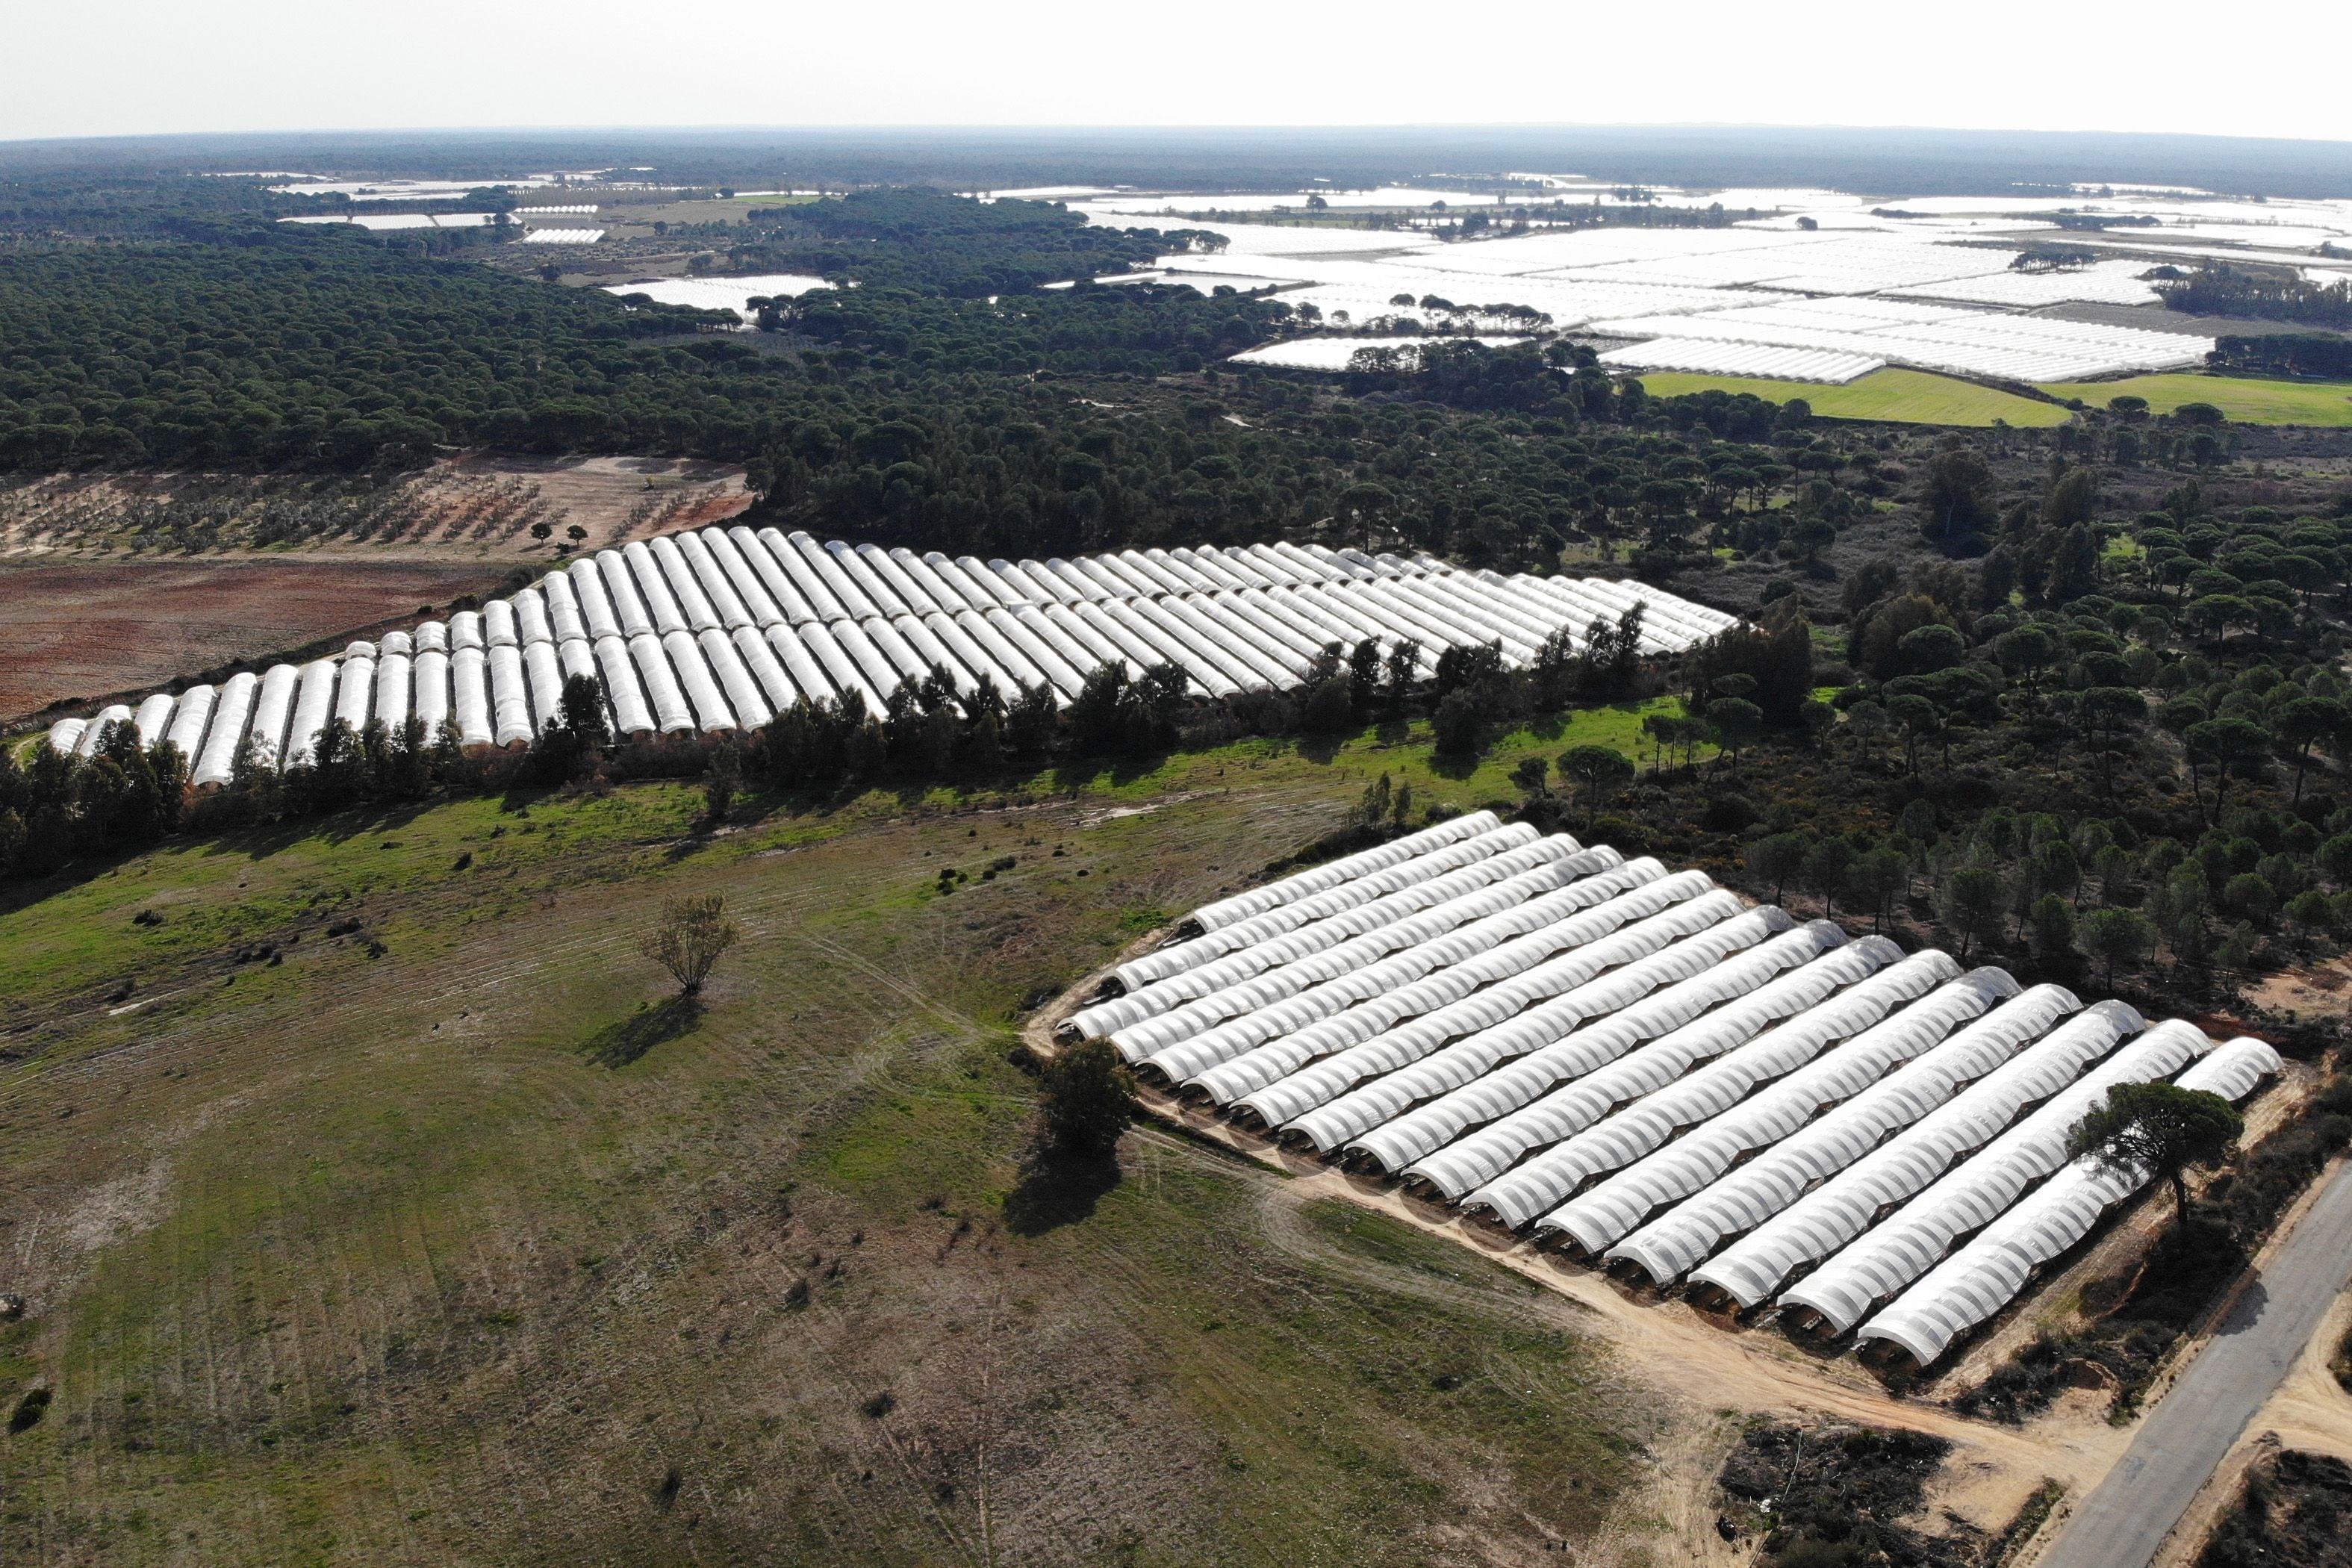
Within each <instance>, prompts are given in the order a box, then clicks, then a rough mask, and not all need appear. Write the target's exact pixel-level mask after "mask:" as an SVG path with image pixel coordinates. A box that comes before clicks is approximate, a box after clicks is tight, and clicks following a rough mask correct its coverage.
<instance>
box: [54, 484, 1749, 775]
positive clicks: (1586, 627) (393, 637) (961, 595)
mask: <svg viewBox="0 0 2352 1568" xmlns="http://www.w3.org/2000/svg"><path fill="white" fill-rule="evenodd" d="M1636 605H1638V606H1640V608H1641V610H1642V627H1643V636H1642V641H1641V648H1642V651H1643V653H1645V654H1650V655H1655V654H1664V653H1675V652H1680V651H1682V650H1683V649H1685V648H1688V647H1692V646H1694V645H1696V644H1697V643H1699V642H1702V641H1704V640H1706V638H1708V637H1713V636H1715V635H1717V633H1719V632H1722V631H1724V630H1726V629H1727V628H1728V627H1730V626H1734V625H1736V624H1737V621H1736V620H1735V618H1734V617H1733V616H1727V615H1725V614H1724V613H1722V612H1721V611H1718V610H1713V609H1709V608H1707V607H1706V606H1705V605H1696V604H1693V603H1691V602H1690V601H1688V600H1685V599H1680V598H1676V597H1675V595H1671V594H1665V593H1661V592H1660V591H1658V590H1656V589H1654V588H1651V587H1648V586H1646V585H1644V584H1628V583H1616V582H1606V581H1601V580H1598V579H1573V578H1564V577H1538V576H1531V575H1525V574H1521V575H1505V574H1500V573H1496V572H1487V571H1473V570H1466V569H1464V568H1460V567H1456V566H1454V565H1452V564H1450V563H1446V562H1444V561H1440V560H1438V559H1436V558H1435V557H1433V556H1428V555H1415V556H1412V557H1410V558H1406V557H1402V556H1396V555H1368V554H1365V553H1363V552H1360V551H1355V550H1331V549H1328V548H1326V547H1324V546H1322V545H1298V544H1292V543H1288V542H1280V543H1274V544H1253V545H1247V546H1243V547H1239V548H1234V549H1225V548H1221V547H1218V546H1214V545H1202V546H1198V547H1193V548H1179V549H1174V550H1160V549H1150V550H1123V551H1118V552H1114V553H1109V554H1104V555H1094V556H1078V557H1076V558H1075V559H1072V560H1061V559H1058V558H1057V559H1054V560H1048V561H1018V562H1015V561H1004V560H993V561H981V560H978V559H976V558H974V557H972V556H969V555H966V556H961V557H956V558H952V559H951V558H950V557H949V556H947V555H945V554H942V553H940V552H929V553H925V554H917V553H915V552H912V551H908V550H903V549H885V548H883V547H881V546H878V545H874V544H852V543H848V542H844V541H840V540H833V541H825V542H820V541H818V540H816V539H814V538H812V537H811V536H809V535H808V534H806V533H793V534H785V533H782V532H779V531H776V530H775V529H772V528H763V529H759V530H756V531H754V530H752V529H750V528H745V527H741V526H735V527H714V528H707V529H702V530H699V531H693V532H687V533H679V534H673V535H667V536H664V537H661V538H656V539H653V540H650V541H632V542H629V543H627V544H624V545H622V546H620V547H619V548H617V549H611V550H601V551H597V552H593V554H589V555H584V556H581V557H579V558H577V559H575V560H573V561H572V562H570V563H568V564H566V565H565V566H563V567H562V568H560V569H558V570H556V571H553V572H551V573H550V574H547V575H546V576H545V577H542V578H541V580H540V581H539V582H538V583H536V584H532V585H531V586H530V587H527V588H524V589H522V590H520V592H518V593H515V594H512V595H509V596H507V597H505V598H501V599H494V600H491V601H490V602H489V603H488V604H486V605H483V606H482V608H480V609H479V610H463V611H459V612H457V614H454V615H452V616H448V617H447V618H446V620H426V621H423V622H421V623H420V624H418V625H416V626H413V627H410V628H407V629H404V630H399V631H393V632H388V633H386V634H384V636H383V638H382V640H381V641H380V642H369V641H364V640H362V641H356V642H353V643H352V644H350V645H349V646H348V647H345V648H344V649H343V650H342V652H341V654H339V655H335V656H331V657H330V658H320V659H317V660H313V661H312V662H310V663H309V664H306V665H301V666H299V667H298V666H295V665H286V664H281V665H275V666H271V667H269V668H265V669H259V670H253V671H247V672H241V673H239V674H237V675H236V676H233V677H231V678H229V679H227V680H226V682H224V683H223V684H222V685H221V686H220V687H219V688H217V689H215V688H214V687H212V686H209V685H194V686H189V687H186V688H184V689H182V690H180V691H178V692H176V693H158V694H157V695H155V696H152V697H150V698H148V699H146V700H144V701H143V702H142V703H140V704H138V705H137V707H136V709H135V710H134V709H133V708H132V707H131V706H128V705H117V706H114V707H110V708H107V709H105V710H102V711H100V712H99V713H97V714H94V715H89V716H78V717H74V718H68V719H63V720H60V721H58V722H57V723H56V724H55V725H53V726H52V727H51V729H50V731H49V735H48V743H49V744H50V745H51V746H53V747H55V748H57V749H58V750H60V751H74V752H79V754H81V755H84V756H87V755H89V754H90V753H92V752H94V751H95V750H96V749H97V747H98V746H99V745H100V742H102V740H103V739H104V737H105V734H106V731H107V729H108V727H109V726H110V725H115V724H130V725H134V726H135V727H136V728H137V731H138V733H139V736H140V738H141V740H142V742H145V743H152V742H154V741H157V740H169V741H170V742H172V743H173V744H174V745H176V746H178V747H179V749H180V751H181V752H182V753H183V754H184V756H185V757H186V758H187V759H188V761H189V763H190V767H191V782H192V784H194V786H195V787H196V788H198V789H205V790H209V789H215V788H218V787H220V786H221V785H222V784H226V782H227V781H228V779H229V776H230V773H231V772H232V770H233V768H234V767H235V765H236V761H237V758H238V755H239V752H240V751H243V752H246V754H247V756H248V757H250V758H252V759H254V760H256V761H257V762H261V763H275V764H293V763H302V762H306V761H308V760H309V759H310V757H311V755H312V754H313V752H314V749H315V747H316V746H317V743H318V738H319V736H320V733H321V732H322V731H324V730H325V729H326V728H327V726H328V725H330V724H331V723H334V722H337V721H341V722H343V723H346V724H349V725H350V726H352V729H353V730H363V729H365V728H366V726H367V725H368V724H369V723H370V722H371V721H381V722H382V723H383V724H384V726H385V727H386V728H387V729H389V730H395V731H396V730H397V729H399V727H400V726H401V725H402V724H404V722H406V721H410V720H412V719H413V720H415V721H420V722H421V723H422V724H423V725H424V726H425V731H426V732H427V733H428V734H435V733H438V732H439V731H440V730H441V727H442V725H443V724H444V722H445V721H446V723H448V724H451V725H454V726H455V728H456V730H457V736H458V740H459V742H460V744H462V745H463V746H464V747H465V749H466V750H467V752H471V753H474V754H477V755H483V754H489V753H492V752H499V751H509V752H513V751H520V750H523V749H525V748H526V747H528V746H529V745H530V742H531V741H532V740H533V739H534V738H535V737H536V736H538V735H539V734H540V733H541V731H544V730H545V729H546V728H547V727H548V726H549V725H550V724H551V723H552V722H553V721H555V718H556V714H557V710H558V708H559V706H560V705H561V702H562V691H563V684H564V682H565V680H567V679H569V678H571V677H572V676H575V675H593V676H594V677H596V678H597V679H598V680H599V681H600V682H601V684H602V686H603V688H604V700H605V706H606V718H607V719H608V720H609V721H610V722H611V724H612V726H613V728H614V732H615V733H617V734H619V735H621V736H622V737H624V738H628V739H634V740H638V741H655V740H659V739H667V738H671V737H676V738H677V742H675V743H689V742H702V741H708V740H710V739H713V738H716V737H718V736H721V735H724V734H727V733H729V732H730V731H750V730H756V729H758V728H759V727H760V726H761V725H762V724H765V723H766V722H767V721H769V720H770V719H772V718H773V717H774V716H775V715H776V714H777V713H778V712H781V711H782V710H785V709H788V708H790V707H792V706H793V704H794V703H796V702H798V701H801V700H803V699H805V700H809V701H811V702H815V703H840V702H845V701H847V700H850V699H852V698H853V697H854V698H855V699H856V700H857V701H860V702H863V703H864V704H865V705H866V710H868V711H869V712H875V713H879V712H880V711H881V710H883V708H884V707H885V706H886V704H887V702H888V701H889V700H890V697H891V695H892V693H894V692H896V691H897V690H898V689H899V688H901V687H902V686H909V685H915V684H919V683H920V682H921V681H923V680H924V679H927V678H928V677H929V675H930V674H931V672H933V671H934V670H936V671H938V672H939V673H940V675H941V676H943V677H945V679H947V681H948V683H949V684H950V686H952V687H953V688H954V689H955V691H956V693H957V695H958V697H959V698H960V699H968V698H971V697H972V696H973V695H974V694H976V693H977V692H979V691H980V690H981V689H982V684H983V683H986V684H987V685H988V686H990V687H992V688H993V689H994V690H995V691H996V693H997V694H998V696H1000V697H1002V698H1004V699H1006V700H1011V699H1012V698H1013V697H1016V696H1018V695H1019V694H1020V692H1022V691H1023V690H1026V689H1037V688H1040V687H1043V688H1044V689H1046V690H1047V691H1048V692H1049V693H1050V694H1051V696H1052V698H1053V700H1054V701H1055V703H1056V705H1066V704H1067V703H1069V702H1070V701H1072V700H1075V699H1076V697H1077V695H1078V693H1079V690H1080V689H1081V688H1082V687H1083V686H1084V684H1085V682H1086V680H1087V677H1088V676H1089V675H1090V674H1091V673H1092V672H1093V671H1095V670H1097V669H1100V668H1103V667H1104V666H1106V665H1113V666H1118V667H1119V668H1123V669H1124V670H1125V671H1126V672H1127V674H1129V676H1130V677H1132V676H1134V675H1136V674H1139V673H1140V672H1141V671H1142V670H1143V669H1144V668H1149V667H1151V666H1155V665H1160V664H1172V665H1174V666H1175V667H1176V668H1178V669H1179V670H1181V672H1182V673H1183V675H1184V678H1185V679H1186V681H1187V682H1188V684H1189V688H1190V689H1191V691H1192V693H1193V694H1195V695H1197V696H1202V697H1209V698H1219V697H1229V696H1232V695H1234V693H1236V692H1241V691H1252V690H1285V689H1294V688H1296V687H1297V686H1298V685H1299V684H1301V683H1302V682H1303V681H1304V680H1305V679H1306V678H1307V673H1308V671H1309V669H1310V668H1312V666H1313V664H1314V662H1315V660H1316V659H1317V658H1318V656H1319V655H1320V654H1321V653H1322V652H1323V651H1324V650H1325V649H1326V648H1328V647H1330V646H1331V645H1332V644H1334V643H1337V644H1339V645H1340V646H1341V647H1343V648H1352V647H1355V646H1356V645H1357V644H1359V643H1360V642H1362V641H1364V640H1365V639H1367V638H1369V639H1370V640H1372V641H1373V642H1374V643H1376V644H1377V645H1378V646H1380V647H1381V649H1382V651H1383V653H1386V652H1388V651H1391V650H1392V649H1393V648H1394V647H1396V646H1397V645H1398V644H1399V643H1401V642H1404V641H1407V640H1410V641H1412V642H1413V643H1415V644H1416V645H1417V646H1418V647H1419V649H1420V657H1419V658H1418V660H1417V661H1416V666H1415V668H1416V670H1417V671H1418V673H1420V674H1421V675H1423V676H1426V675H1428V674H1429V673H1431V672H1432V671H1433V669H1434V668H1435V666H1436V660H1437V657H1438V656H1439V655H1440V654H1441V653H1443V652H1444V651H1445V650H1446V649H1448V648H1459V647H1486V646H1491V647H1495V648H1496V650H1497V651H1498V652H1499V653H1500V654H1501V657H1502V658H1503V661H1504V663H1505V665H1506V666H1507V667H1509V668H1525V667H1526V666H1527V665H1528V664H1529V663H1531V662H1532V661H1533V660H1534V658H1536V655H1537V652H1538V649H1539V648H1541V647H1542V646H1543V644H1544V643H1545V641H1546V640H1547V639H1548V638H1550V637H1554V636H1560V635H1564V636H1565V637H1567V638H1568V639H1569V640H1570V642H1571V643H1572V644H1575V645H1576V646H1581V645H1582V642H1583V639H1584V638H1585V637H1586V636H1587V634H1588V633H1589V631H1590V629H1591V626H1592V625H1593V623H1594V622H1595V621H1602V622H1608V623H1612V624H1613V623H1615V622H1616V621H1617V620H1618V619H1619V618H1620V617H1621V616H1623V615H1625V613H1626V612H1627V611H1629V610H1631V609H1633V608H1634V607H1635V606H1636Z"/></svg>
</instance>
